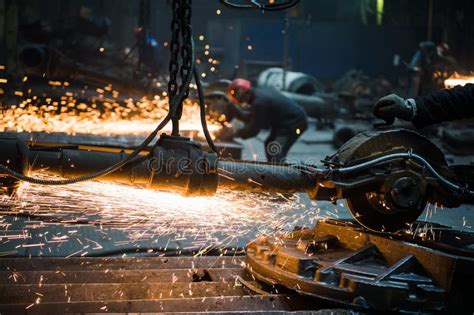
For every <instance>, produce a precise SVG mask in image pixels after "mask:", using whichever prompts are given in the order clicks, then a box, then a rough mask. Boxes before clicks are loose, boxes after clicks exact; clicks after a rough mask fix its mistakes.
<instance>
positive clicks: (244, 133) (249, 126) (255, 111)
mask: <svg viewBox="0 0 474 315" xmlns="http://www.w3.org/2000/svg"><path fill="white" fill-rule="evenodd" d="M249 113H250V116H249V118H250V119H249V120H248V121H247V122H246V124H245V126H244V127H243V128H240V129H238V130H237V131H236V132H235V134H234V136H235V137H236V138H242V139H248V138H251V137H255V136H256V135H257V134H258V133H259V132H260V130H261V129H262V117H261V115H262V114H264V112H262V108H260V107H259V106H257V107H253V108H252V109H251V112H249Z"/></svg>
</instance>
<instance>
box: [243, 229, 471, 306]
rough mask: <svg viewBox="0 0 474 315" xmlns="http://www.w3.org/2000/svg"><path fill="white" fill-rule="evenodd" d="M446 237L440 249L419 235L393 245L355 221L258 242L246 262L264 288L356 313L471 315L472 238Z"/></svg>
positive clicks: (407, 236) (401, 238)
mask: <svg viewBox="0 0 474 315" xmlns="http://www.w3.org/2000/svg"><path fill="white" fill-rule="evenodd" d="M459 233H461V234H463V235H461V237H459ZM435 234H436V233H435ZM442 234H443V236H442V237H441V236H440V238H439V240H438V241H437V242H432V241H424V240H423V239H420V237H419V236H416V233H415V235H413V234H398V235H393V236H390V237H387V236H386V235H385V234H380V233H373V232H368V231H366V230H364V229H362V228H361V227H360V226H358V225H357V224H354V223H351V222H350V221H346V222H344V221H330V220H328V221H324V220H320V221H318V222H317V224H316V227H315V228H313V229H301V230H298V231H294V232H292V233H290V234H288V235H275V236H262V237H260V238H258V239H256V240H255V241H252V242H251V243H250V244H249V245H248V247H247V261H246V262H247V268H248V270H249V271H250V272H251V273H252V275H253V276H254V277H255V278H256V279H258V280H260V281H262V282H264V283H266V284H270V285H275V286H283V287H286V288H289V289H293V290H296V291H298V292H299V293H300V294H303V295H309V296H314V297H318V298H322V299H324V300H330V301H332V302H336V303H340V304H343V305H346V306H350V307H354V308H358V309H372V310H377V311H396V310H397V311H398V310H403V311H440V310H444V311H446V310H447V311H449V312H451V311H453V312H460V311H463V312H465V311H470V312H472V310H474V303H473V302H472V299H469V296H470V293H469V292H471V291H470V289H469V288H468V286H470V284H471V283H472V280H474V271H473V270H474V268H473V267H474V250H473V247H472V245H473V244H474V235H473V234H470V233H462V232H458V231H457V232H453V231H450V230H449V229H443V230H442ZM451 234H452V235H453V236H456V237H459V241H453V240H456V239H457V238H452V237H449V235H451ZM465 239H467V240H468V241H469V240H470V241H469V242H470V243H469V244H466V243H465ZM444 240H447V241H444ZM460 247H463V249H462V251H460V249H459V248H460ZM460 301H463V302H462V303H460Z"/></svg>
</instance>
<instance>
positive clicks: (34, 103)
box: [0, 81, 221, 136]
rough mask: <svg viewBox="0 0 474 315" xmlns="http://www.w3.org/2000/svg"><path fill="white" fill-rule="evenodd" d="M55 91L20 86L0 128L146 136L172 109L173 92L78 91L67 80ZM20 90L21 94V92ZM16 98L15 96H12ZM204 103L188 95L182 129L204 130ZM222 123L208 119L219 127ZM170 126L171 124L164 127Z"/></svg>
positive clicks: (54, 86) (55, 83)
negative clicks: (135, 96) (139, 95)
mask: <svg viewBox="0 0 474 315" xmlns="http://www.w3.org/2000/svg"><path fill="white" fill-rule="evenodd" d="M49 85H50V87H51V88H52V92H51V93H52V94H54V97H53V96H51V97H49V96H46V95H42V96H37V95H34V93H33V92H32V91H31V90H28V91H26V92H22V91H17V92H16V93H15V95H16V96H21V98H19V101H18V103H15V104H10V105H9V106H7V107H5V108H4V109H3V110H2V111H1V112H0V131H18V132H23V131H26V132H63V133H66V134H72V135H74V134H94V135H105V136H109V135H145V134H147V133H150V132H151V131H152V130H154V129H155V127H156V126H157V125H158V123H159V122H160V121H161V120H162V119H163V118H164V117H165V115H166V114H167V113H168V97H167V96H165V93H164V94H163V95H155V96H153V97H151V98H147V97H142V98H141V99H139V100H137V99H132V98H123V97H121V96H120V93H119V92H118V91H116V90H114V89H113V87H112V86H111V85H109V86H106V87H104V88H97V89H96V90H92V91H91V90H87V89H83V90H74V89H73V88H71V87H70V86H69V83H67V82H59V81H50V82H49ZM20 93H21V95H20ZM10 102H11V101H10ZM199 114H200V112H199V106H198V104H197V103H196V102H193V101H191V100H189V99H187V100H186V101H185V104H184V106H183V116H182V119H181V124H180V128H181V129H182V130H190V131H200V130H201V124H200V118H199ZM220 128H221V125H219V124H216V123H213V122H212V121H211V122H209V130H210V131H211V133H212V132H215V131H216V130H218V129H220ZM170 129H171V124H168V126H166V127H165V129H164V130H165V131H167V130H170Z"/></svg>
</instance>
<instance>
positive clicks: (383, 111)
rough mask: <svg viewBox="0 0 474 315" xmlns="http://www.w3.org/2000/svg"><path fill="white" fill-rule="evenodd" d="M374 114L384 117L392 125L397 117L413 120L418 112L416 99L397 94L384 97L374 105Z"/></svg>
mask: <svg viewBox="0 0 474 315" xmlns="http://www.w3.org/2000/svg"><path fill="white" fill-rule="evenodd" d="M373 113H374V116H375V117H377V118H380V119H383V120H385V121H386V122H387V124H389V125H391V124H393V122H394V121H395V118H400V119H403V120H406V121H411V120H412V119H413V117H414V116H415V113H416V103H415V101H414V100H412V99H409V100H405V99H403V98H401V97H400V96H398V95H396V94H390V95H387V96H385V97H382V98H381V99H380V100H378V102H377V103H376V104H375V106H374V111H373Z"/></svg>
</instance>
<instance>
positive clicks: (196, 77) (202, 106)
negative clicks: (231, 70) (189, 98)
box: [193, 66, 219, 155]
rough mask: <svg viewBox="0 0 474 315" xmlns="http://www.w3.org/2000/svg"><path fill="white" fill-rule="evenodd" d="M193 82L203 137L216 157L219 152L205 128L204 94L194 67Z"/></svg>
mask: <svg viewBox="0 0 474 315" xmlns="http://www.w3.org/2000/svg"><path fill="white" fill-rule="evenodd" d="M193 71H194V81H195V82H196V86H197V90H198V96H199V108H200V112H201V115H200V116H201V125H202V131H203V132H204V137H206V141H207V144H208V145H209V147H210V148H211V149H212V151H214V152H216V153H217V155H219V152H218V150H217V147H216V145H215V144H214V141H213V140H212V137H211V134H210V133H209V129H208V127H207V121H206V104H205V102H204V92H203V89H202V84H201V79H200V78H199V72H198V70H197V68H196V66H194V69H193Z"/></svg>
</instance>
